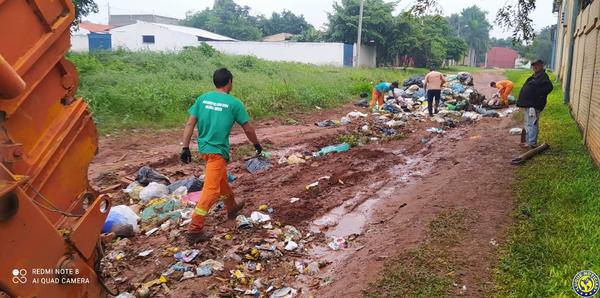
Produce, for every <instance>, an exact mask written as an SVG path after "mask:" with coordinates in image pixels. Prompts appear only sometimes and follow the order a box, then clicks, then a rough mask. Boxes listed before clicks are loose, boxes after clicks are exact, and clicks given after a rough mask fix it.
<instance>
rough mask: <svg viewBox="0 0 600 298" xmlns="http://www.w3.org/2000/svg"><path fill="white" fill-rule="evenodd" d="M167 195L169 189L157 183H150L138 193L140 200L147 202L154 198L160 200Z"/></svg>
mask: <svg viewBox="0 0 600 298" xmlns="http://www.w3.org/2000/svg"><path fill="white" fill-rule="evenodd" d="M167 195H169V188H168V187H167V186H166V185H164V184H160V183H157V182H151V183H150V184H148V186H146V187H144V189H142V190H141V191H140V200H142V202H148V201H150V200H151V199H154V198H162V197H166V196H167Z"/></svg>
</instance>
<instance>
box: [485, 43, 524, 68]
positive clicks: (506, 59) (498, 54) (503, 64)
mask: <svg viewBox="0 0 600 298" xmlns="http://www.w3.org/2000/svg"><path fill="white" fill-rule="evenodd" d="M486 57H487V67H497V68H515V64H516V61H517V58H518V57H519V52H517V51H515V50H513V49H509V48H500V47H493V48H491V49H490V50H489V51H488V52H487V54H486Z"/></svg>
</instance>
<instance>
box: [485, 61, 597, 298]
mask: <svg viewBox="0 0 600 298" xmlns="http://www.w3.org/2000/svg"><path fill="white" fill-rule="evenodd" d="M529 75H530V73H529V72H524V71H509V72H507V76H508V78H509V79H511V80H513V81H514V82H516V86H517V88H516V90H515V93H516V94H518V92H519V90H520V88H519V87H520V86H522V84H523V83H524V81H525V79H526V78H527V76H529ZM540 133H541V135H540V138H541V141H542V142H547V143H549V144H550V146H551V149H550V151H548V153H546V154H543V155H541V156H538V157H536V158H534V159H533V160H532V161H530V162H528V163H527V164H526V165H524V166H521V167H520V168H519V170H518V180H517V185H516V189H515V194H516V206H517V209H516V211H515V212H516V214H515V216H516V218H517V222H516V223H515V225H514V226H513V227H512V228H511V233H510V237H509V239H508V242H507V243H506V244H505V245H504V246H503V247H502V250H501V257H500V262H499V265H498V267H497V268H496V273H495V282H496V290H495V291H494V292H495V294H496V296H498V297H575V296H576V295H575V294H574V292H573V291H572V289H571V281H572V279H573V276H575V274H576V273H577V272H579V271H581V270H584V269H589V270H593V271H595V272H596V273H600V245H599V243H600V228H599V225H600V187H599V185H600V171H599V170H598V168H597V167H596V165H595V164H594V163H593V161H592V159H591V157H590V156H589V154H588V152H587V150H586V148H585V147H584V145H583V143H582V137H581V134H580V132H579V129H578V128H577V125H576V124H575V121H574V120H573V119H572V117H571V115H570V114H569V110H568V107H567V106H566V105H564V104H563V93H562V90H561V88H560V86H559V85H555V89H554V91H553V92H552V94H550V96H549V98H548V106H547V108H546V110H545V111H544V112H543V113H542V116H541V127H540Z"/></svg>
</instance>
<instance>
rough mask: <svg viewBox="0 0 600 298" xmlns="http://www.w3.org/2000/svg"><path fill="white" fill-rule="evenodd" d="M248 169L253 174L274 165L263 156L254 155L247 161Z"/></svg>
mask: <svg viewBox="0 0 600 298" xmlns="http://www.w3.org/2000/svg"><path fill="white" fill-rule="evenodd" d="M245 166H246V170H247V171H248V172H250V173H251V174H256V173H258V172H261V171H264V170H267V169H269V168H271V167H272V165H271V163H270V162H269V161H268V160H266V159H265V158H263V157H260V156H259V157H254V158H251V159H249V160H247V161H246V163H245Z"/></svg>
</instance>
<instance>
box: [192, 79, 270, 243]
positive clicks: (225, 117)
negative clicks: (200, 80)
mask: <svg viewBox="0 0 600 298" xmlns="http://www.w3.org/2000/svg"><path fill="white" fill-rule="evenodd" d="M213 81H214V84H215V87H216V90H215V91H211V92H208V93H205V94H202V95H201V96H200V97H198V99H197V100H196V102H195V103H194V105H193V106H192V107H191V108H190V109H189V114H190V117H189V119H188V122H187V124H186V126H185V131H184V133H183V142H182V143H181V145H183V150H182V152H181V161H182V162H184V163H190V162H191V161H192V153H191V151H190V148H189V145H190V139H191V137H192V134H193V132H194V127H195V126H197V127H198V151H199V152H200V154H201V155H202V157H203V158H204V159H205V160H206V169H205V174H204V187H203V188H202V196H201V197H200V200H199V201H198V203H197V205H196V208H195V209H194V213H193V214H192V222H191V224H190V226H189V228H188V233H187V240H188V242H189V243H190V244H195V243H197V242H200V241H207V240H209V239H210V237H211V236H210V235H209V234H208V233H205V232H204V231H203V228H204V220H205V217H206V215H207V214H208V210H210V208H211V207H212V206H213V205H214V204H215V203H216V202H217V201H218V200H219V198H223V200H224V203H225V207H226V208H227V213H228V218H229V219H234V218H235V217H236V216H237V213H238V212H239V211H240V210H241V209H242V208H243V207H244V204H243V203H241V204H237V203H236V201H235V198H234V195H233V191H232V190H231V187H230V186H229V184H228V182H227V163H228V162H229V159H230V156H229V150H230V149H229V135H230V134H231V128H232V127H233V125H234V123H237V124H239V125H241V126H242V128H243V129H244V132H245V133H246V136H247V137H248V139H249V140H250V141H251V142H252V143H253V144H254V147H255V148H256V152H257V154H260V153H261V152H262V147H261V145H260V143H259V142H258V138H257V137H256V132H255V130H254V128H253V127H252V125H250V122H249V121H250V117H249V116H248V113H247V112H246V108H245V107H244V104H243V103H242V102H241V101H240V100H239V99H237V98H235V97H233V96H231V95H230V94H229V93H230V92H231V89H232V88H233V87H232V86H233V75H232V74H231V72H230V71H229V70H227V69H226V68H222V69H219V70H217V71H215V73H214V76H213Z"/></svg>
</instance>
